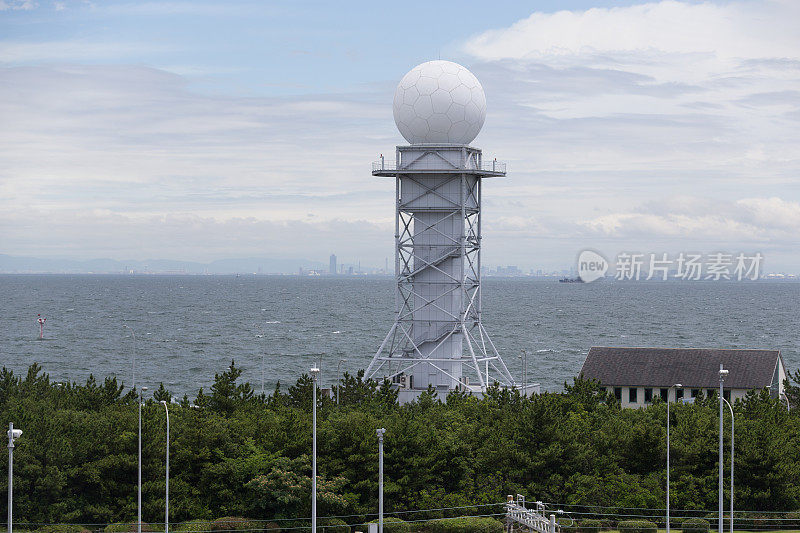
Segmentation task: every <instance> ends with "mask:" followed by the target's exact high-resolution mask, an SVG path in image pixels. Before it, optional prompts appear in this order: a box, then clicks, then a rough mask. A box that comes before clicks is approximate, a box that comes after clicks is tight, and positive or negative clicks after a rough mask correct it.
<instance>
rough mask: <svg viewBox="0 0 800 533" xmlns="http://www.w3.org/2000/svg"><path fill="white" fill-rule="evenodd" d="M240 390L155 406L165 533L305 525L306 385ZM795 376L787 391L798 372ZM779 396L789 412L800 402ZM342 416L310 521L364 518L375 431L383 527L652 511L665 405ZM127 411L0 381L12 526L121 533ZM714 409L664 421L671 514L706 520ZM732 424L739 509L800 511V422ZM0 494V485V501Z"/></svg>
mask: <svg viewBox="0 0 800 533" xmlns="http://www.w3.org/2000/svg"><path fill="white" fill-rule="evenodd" d="M240 373H241V372H240V370H239V369H237V368H236V367H235V365H234V364H233V363H232V364H231V366H230V367H229V368H228V369H227V370H226V371H225V372H223V373H220V374H217V375H216V376H215V382H214V385H213V386H212V387H211V389H210V391H208V392H205V391H203V390H202V389H201V390H200V391H199V392H198V394H197V397H196V398H195V400H194V402H190V400H189V399H188V398H186V397H184V398H183V400H181V401H180V402H178V403H173V404H171V405H170V407H169V409H170V422H171V424H170V433H171V446H170V451H171V453H170V473H171V476H170V478H171V481H170V510H171V513H170V514H171V516H172V519H173V520H175V521H179V520H187V519H211V518H216V517H219V516H226V515H235V516H248V517H250V518H255V519H274V518H294V517H307V516H309V515H310V502H309V494H310V487H311V480H310V470H311V467H310V464H311V459H310V453H311V434H312V432H311V395H312V382H311V379H310V378H309V377H308V376H305V375H304V376H302V377H301V378H300V379H299V380H298V381H297V383H295V384H294V385H292V386H291V387H289V388H288V390H287V391H285V392H284V391H282V390H281V389H280V386H278V387H277V388H276V389H275V391H274V392H273V393H272V394H270V395H257V394H255V393H254V391H253V389H252V387H251V386H250V385H249V384H247V383H240V382H238V378H239V376H240ZM792 377H793V381H794V382H795V383H800V372H797V373H795V375H794V376H792ZM789 387H790V389H789V391H788V394H789V397H790V399H791V401H792V402H793V403H794V405H795V406H796V407H797V406H798V403H800V394H798V390H800V389H798V387H797V386H791V384H790V385H789ZM170 399H171V397H170V393H169V392H168V391H167V390H166V389H164V387H163V386H162V387H160V388H159V390H157V391H155V393H154V394H153V395H152V397H150V398H149V399H148V400H147V402H146V405H145V406H144V408H143V419H144V421H143V435H144V446H143V479H144V480H145V481H144V486H143V515H144V516H143V518H144V520H145V521H149V522H159V521H163V518H162V517H163V509H164V452H165V432H166V423H165V416H164V415H165V413H164V406H163V405H161V404H159V403H158V402H159V401H161V400H170ZM340 400H341V405H339V406H337V405H335V403H334V402H333V401H332V400H331V399H329V398H327V397H320V399H319V412H318V416H319V421H318V439H319V440H318V445H319V472H320V479H319V485H318V490H319V514H320V515H321V516H325V515H356V516H358V515H361V516H360V518H359V519H361V520H363V519H364V518H367V519H369V518H370V517H368V516H367V515H369V514H372V513H374V511H375V509H376V507H377V467H378V465H377V439H376V436H375V429H376V428H379V427H384V428H386V438H385V452H386V455H385V476H386V477H385V479H386V482H385V494H386V508H387V511H389V512H397V511H404V510H412V509H430V508H441V507H456V506H462V505H472V504H489V503H494V502H500V501H502V500H503V499H504V497H505V495H506V494H516V493H522V494H527V495H529V497H532V498H536V499H540V500H544V501H550V502H560V503H565V504H587V505H594V506H611V507H649V508H658V507H663V502H664V497H665V494H664V488H665V472H664V465H665V455H666V449H665V431H666V428H665V423H666V406H665V404H663V403H660V402H657V403H655V404H654V405H652V406H650V407H648V408H646V409H636V410H627V409H626V410H623V409H620V407H619V405H618V404H617V403H616V401H615V400H614V399H613V398H610V397H606V395H605V393H604V392H601V390H600V389H599V387H598V386H597V384H596V383H592V382H587V381H583V380H576V381H575V382H574V384H572V385H567V384H565V390H564V392H563V393H560V394H542V395H540V396H534V397H532V398H530V399H526V398H522V397H520V396H519V394H518V393H516V392H508V391H505V390H500V389H494V390H491V391H490V392H489V394H487V396H486V397H485V398H483V399H476V398H474V397H469V396H466V395H464V394H459V393H452V394H450V395H449V396H448V397H447V398H446V400H445V401H439V400H437V399H436V397H435V396H434V395H433V394H425V395H423V396H422V398H420V400H419V401H418V402H416V403H414V404H411V405H405V406H402V407H401V406H398V405H397V404H396V393H395V392H394V391H393V390H392V388H391V387H390V386H389V385H388V383H383V384H380V385H379V384H376V383H374V382H371V381H365V380H363V379H362V378H361V376H350V375H345V377H344V379H343V380H342V388H341V397H340ZM136 402H137V394H136V393H135V392H133V391H127V390H125V389H124V388H123V386H122V385H121V384H119V383H118V382H117V381H116V379H114V378H108V379H106V380H105V381H104V382H103V383H98V382H97V381H96V380H95V379H94V378H93V377H90V378H89V380H88V381H87V382H86V384H83V385H79V384H75V383H72V384H65V385H62V384H57V383H54V382H52V381H50V379H49V377H48V376H47V375H46V374H44V373H43V372H42V370H41V369H40V368H39V367H38V366H36V365H34V366H32V367H31V368H30V369H29V371H28V373H27V375H26V376H25V377H21V376H16V375H14V374H13V373H12V372H10V371H8V370H6V369H3V370H2V372H0V421H2V423H3V424H4V426H5V427H7V426H8V422H9V421H13V422H14V424H15V427H19V428H22V429H23V430H24V432H25V433H24V435H23V437H22V438H21V439H19V440H18V441H17V447H16V449H15V452H14V463H15V467H14V479H15V481H14V495H15V497H14V506H15V517H16V519H17V520H18V521H20V522H28V523H52V522H61V521H67V522H80V523H107V522H113V521H124V520H133V519H135V516H136V472H137V470H136V469H137V459H136V458H137V409H136ZM717 409H718V404H717V401H716V398H714V397H711V398H702V397H701V398H699V400H698V402H697V403H696V404H694V405H674V406H673V407H672V409H671V424H672V433H671V438H672V451H671V464H672V490H671V497H672V505H673V508H675V509H714V508H716V498H717V492H716V491H717V470H716V467H717V465H716V461H717V442H718V440H717V439H718V433H717V431H718V430H717V427H718V419H717V416H718V411H717ZM735 410H736V435H735V438H736V500H737V508H739V509H742V510H746V509H747V510H759V511H768V510H781V511H790V510H794V509H798V508H800V416H798V414H797V412H798V410H796V409H795V410H793V411H792V412H787V410H786V406H785V404H781V403H779V402H777V401H776V400H774V399H771V398H770V397H769V395H768V394H767V392H766V391H763V392H760V393H757V392H753V393H751V394H749V395H748V396H747V398H746V399H745V400H743V401H737V402H736V405H735ZM726 418H727V417H726ZM729 430H730V424H729V422H727V421H726V431H729ZM728 439H729V436H726V449H727V446H728V444H727V443H728V442H729V440H728ZM726 455H727V452H726ZM727 460H729V458H727V459H726V461H727ZM727 468H729V467H727V466H726V469H727ZM6 477H7V475H6V471H5V469H3V475H1V476H0V491H2V492H3V493H4V492H5V490H6V481H5V480H6ZM726 485H727V482H726ZM726 490H727V486H726ZM726 498H727V495H726ZM0 500H2V502H1V503H0V515H1V516H4V515H5V512H6V509H5V504H6V502H5V498H0ZM498 510H499V509H498ZM435 516H436V514H435V513H432V514H431V516H430V517H435ZM420 518H421V517H420ZM355 520H356V519H354V521H355Z"/></svg>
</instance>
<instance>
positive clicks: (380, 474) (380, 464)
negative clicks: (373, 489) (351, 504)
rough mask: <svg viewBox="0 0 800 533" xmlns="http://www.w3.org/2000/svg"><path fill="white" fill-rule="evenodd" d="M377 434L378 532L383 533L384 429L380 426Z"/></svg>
mask: <svg viewBox="0 0 800 533" xmlns="http://www.w3.org/2000/svg"><path fill="white" fill-rule="evenodd" d="M376 433H377V434H378V533H383V434H384V433H386V430H385V429H383V428H380V429H379V430H377V431H376Z"/></svg>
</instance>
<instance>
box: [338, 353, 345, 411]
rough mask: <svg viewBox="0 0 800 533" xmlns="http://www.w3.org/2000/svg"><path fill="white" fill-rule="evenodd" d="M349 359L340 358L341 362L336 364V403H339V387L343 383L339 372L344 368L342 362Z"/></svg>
mask: <svg viewBox="0 0 800 533" xmlns="http://www.w3.org/2000/svg"><path fill="white" fill-rule="evenodd" d="M346 362H347V359H339V364H338V365H336V405H339V389H340V388H341V383H340V382H339V373H340V371H341V368H342V363H346Z"/></svg>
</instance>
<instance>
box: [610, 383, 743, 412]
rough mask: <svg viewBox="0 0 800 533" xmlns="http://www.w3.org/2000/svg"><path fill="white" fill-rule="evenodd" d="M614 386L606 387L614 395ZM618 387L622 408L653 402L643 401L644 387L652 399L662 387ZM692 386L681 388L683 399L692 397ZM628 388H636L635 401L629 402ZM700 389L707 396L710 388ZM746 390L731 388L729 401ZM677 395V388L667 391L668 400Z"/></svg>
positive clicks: (637, 406) (644, 405)
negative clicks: (620, 390)
mask: <svg viewBox="0 0 800 533" xmlns="http://www.w3.org/2000/svg"><path fill="white" fill-rule="evenodd" d="M615 388H616V387H606V389H607V390H608V391H609V393H610V394H611V395H612V396H613V395H614V389H615ZM620 388H621V389H622V398H621V401H620V404H621V406H622V407H623V408H626V409H637V408H641V407H647V406H648V405H650V404H652V403H653V402H645V400H644V398H645V389H648V388H649V389H652V391H653V399H654V400H655V399H656V398H660V396H661V389H662V387H620ZM663 388H667V387H663ZM694 388H697V387H683V388H682V390H683V398H684V399H690V398H692V389H694ZM630 389H636V402H631V401H630ZM700 390H701V391H702V392H703V396H706V397H707V396H708V391H709V390H711V389H703V388H701V389H700ZM713 390H714V392H715V393H718V392H719V389H713ZM726 390H730V389H726ZM747 392H748V389H733V390H731V402H735V401H736V400H741V399H743V398H744V397H745V395H746V394H747ZM677 396H678V390H677V389H671V390H670V391H669V401H670V402H673V403H674V402H675V401H677V398H676V397H677Z"/></svg>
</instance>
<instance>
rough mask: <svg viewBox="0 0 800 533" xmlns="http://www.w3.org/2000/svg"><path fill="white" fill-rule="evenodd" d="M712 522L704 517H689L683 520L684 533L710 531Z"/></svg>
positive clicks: (705, 532) (704, 532) (706, 532)
mask: <svg viewBox="0 0 800 533" xmlns="http://www.w3.org/2000/svg"><path fill="white" fill-rule="evenodd" d="M710 526H711V524H710V523H709V522H708V520H703V519H702V518H687V519H686V520H684V521H683V524H682V527H681V529H683V533H708V529H709V527H710Z"/></svg>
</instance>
